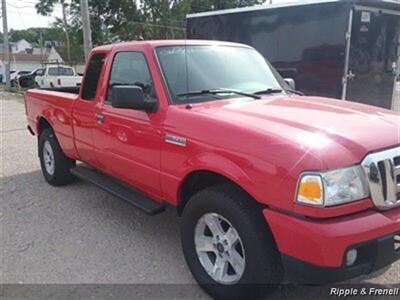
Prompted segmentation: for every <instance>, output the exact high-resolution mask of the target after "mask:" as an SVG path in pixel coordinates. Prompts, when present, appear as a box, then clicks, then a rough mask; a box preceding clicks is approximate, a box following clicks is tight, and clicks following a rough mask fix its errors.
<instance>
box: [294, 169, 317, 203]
mask: <svg viewBox="0 0 400 300" xmlns="http://www.w3.org/2000/svg"><path fill="white" fill-rule="evenodd" d="M297 201H299V202H302V203H306V204H313V205H323V188H322V179H321V177H320V176H318V175H304V176H303V177H302V178H301V180H300V183H299V187H298V191H297Z"/></svg>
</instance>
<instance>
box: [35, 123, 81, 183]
mask: <svg viewBox="0 0 400 300" xmlns="http://www.w3.org/2000/svg"><path fill="white" fill-rule="evenodd" d="M39 158H40V166H41V168H42V173H43V176H44V178H45V179H46V181H47V182H48V183H50V184H51V185H54V186H59V185H64V184H67V183H69V182H71V181H72V180H74V177H73V176H72V174H71V173H70V169H71V168H72V167H74V166H75V161H74V160H72V159H70V158H68V157H66V156H65V155H64V153H63V152H62V150H61V147H60V145H59V144H58V141H57V138H56V136H55V134H54V132H53V130H52V129H50V128H48V129H45V130H43V132H42V133H41V134H40V137H39Z"/></svg>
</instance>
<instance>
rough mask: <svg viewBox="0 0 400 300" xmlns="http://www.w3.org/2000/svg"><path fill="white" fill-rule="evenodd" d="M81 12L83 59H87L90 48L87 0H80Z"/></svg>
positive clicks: (90, 33) (90, 35)
mask: <svg viewBox="0 0 400 300" xmlns="http://www.w3.org/2000/svg"><path fill="white" fill-rule="evenodd" d="M81 14H82V25H83V47H84V50H85V61H87V59H88V58H89V53H90V50H91V49H92V32H91V30H90V19H89V6H88V0H81Z"/></svg>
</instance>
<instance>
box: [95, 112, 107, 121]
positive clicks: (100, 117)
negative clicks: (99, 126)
mask: <svg viewBox="0 0 400 300" xmlns="http://www.w3.org/2000/svg"><path fill="white" fill-rule="evenodd" d="M104 119H105V116H104V115H103V114H102V113H98V114H96V121H97V122H99V123H103V122H104Z"/></svg>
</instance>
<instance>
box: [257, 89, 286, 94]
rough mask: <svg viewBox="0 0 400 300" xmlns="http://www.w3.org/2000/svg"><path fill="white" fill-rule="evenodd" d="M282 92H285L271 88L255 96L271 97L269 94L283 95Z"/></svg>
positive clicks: (258, 92)
mask: <svg viewBox="0 0 400 300" xmlns="http://www.w3.org/2000/svg"><path fill="white" fill-rule="evenodd" d="M282 92H283V91H282V89H273V88H269V89H265V90H261V91H257V92H254V95H269V94H275V93H282Z"/></svg>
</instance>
